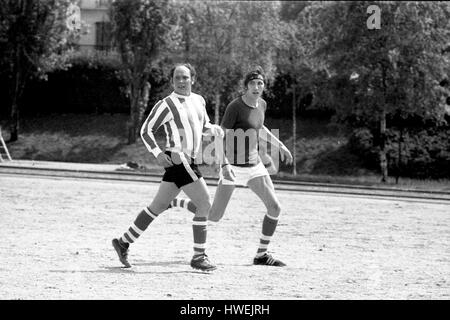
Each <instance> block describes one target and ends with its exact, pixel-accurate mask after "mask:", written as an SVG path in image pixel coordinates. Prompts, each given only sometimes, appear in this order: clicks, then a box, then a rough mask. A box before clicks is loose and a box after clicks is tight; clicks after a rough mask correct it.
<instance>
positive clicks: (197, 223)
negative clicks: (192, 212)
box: [192, 217, 208, 258]
mask: <svg viewBox="0 0 450 320" xmlns="http://www.w3.org/2000/svg"><path fill="white" fill-rule="evenodd" d="M207 224H208V221H207V218H206V217H194V219H192V231H193V232H194V258H195V257H197V256H200V255H202V254H204V253H205V249H206V226H207Z"/></svg>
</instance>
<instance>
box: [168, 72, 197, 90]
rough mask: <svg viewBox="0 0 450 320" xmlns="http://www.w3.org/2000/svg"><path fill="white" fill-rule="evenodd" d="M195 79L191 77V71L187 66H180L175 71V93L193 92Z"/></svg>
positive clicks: (173, 80)
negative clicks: (192, 87)
mask: <svg viewBox="0 0 450 320" xmlns="http://www.w3.org/2000/svg"><path fill="white" fill-rule="evenodd" d="M193 84H194V81H193V80H192V78H191V71H190V70H189V69H188V68H186V67H185V66H179V67H177V68H176V69H175V71H174V72H173V78H172V86H173V89H174V91H175V93H178V94H181V95H184V96H188V95H190V94H191V86H192V85H193Z"/></svg>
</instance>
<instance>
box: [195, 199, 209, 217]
mask: <svg viewBox="0 0 450 320" xmlns="http://www.w3.org/2000/svg"><path fill="white" fill-rule="evenodd" d="M195 205H196V207H197V213H196V214H195V215H196V216H202V217H206V216H207V215H208V213H209V210H210V209H211V200H210V199H209V197H208V198H206V199H204V200H203V201H200V202H199V203H196V204H195Z"/></svg>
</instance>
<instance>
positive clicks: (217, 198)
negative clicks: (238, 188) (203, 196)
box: [208, 181, 235, 222]
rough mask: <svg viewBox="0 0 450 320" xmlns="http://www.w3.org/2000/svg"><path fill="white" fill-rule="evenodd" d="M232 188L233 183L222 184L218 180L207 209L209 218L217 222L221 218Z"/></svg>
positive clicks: (233, 187)
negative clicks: (209, 207) (209, 206)
mask: <svg viewBox="0 0 450 320" xmlns="http://www.w3.org/2000/svg"><path fill="white" fill-rule="evenodd" d="M234 189H235V186H233V185H223V184H222V181H220V182H219V185H218V186H217V189H216V194H215V195H214V201H213V203H212V206H211V209H210V210H209V217H208V219H209V220H211V221H215V222H217V221H219V220H220V219H222V217H223V215H224V213H225V209H226V208H227V206H228V203H229V202H230V199H231V196H232V194H233V191H234Z"/></svg>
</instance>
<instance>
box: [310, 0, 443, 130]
mask: <svg viewBox="0 0 450 320" xmlns="http://www.w3.org/2000/svg"><path fill="white" fill-rule="evenodd" d="M373 4H376V5H378V6H379V7H380V8H381V12H382V15H381V18H382V24H381V29H379V30H369V29H368V28H367V27H366V20H367V18H368V14H367V12H366V9H367V7H368V6H369V5H373ZM309 8H310V7H308V9H309ZM305 11H306V13H305V14H304V15H303V16H304V17H306V14H310V16H309V18H310V19H312V21H314V22H313V23H312V25H314V26H317V27H318V28H317V30H316V31H315V32H310V33H307V34H306V35H304V41H307V40H311V39H313V40H315V50H314V55H315V56H316V58H319V59H321V60H323V61H325V62H326V66H325V67H326V69H327V70H328V72H329V76H330V80H329V81H330V83H331V84H332V85H331V86H329V89H330V90H331V91H332V93H333V95H334V96H335V98H336V99H335V104H336V110H337V113H338V115H339V118H340V119H341V120H343V121H345V120H347V118H348V117H352V116H356V117H357V118H360V119H361V120H362V121H366V122H372V121H371V120H373V119H376V118H374V115H377V114H378V113H379V112H380V111H381V110H384V111H386V112H387V114H388V115H389V114H396V113H399V112H400V113H401V114H403V115H404V116H405V117H406V116H410V115H414V114H417V115H420V116H421V117H423V118H436V119H443V116H444V105H445V99H446V97H447V96H448V95H449V94H450V92H449V91H448V90H447V89H445V88H443V87H441V86H440V85H439V83H440V82H441V81H442V80H443V79H444V78H445V77H446V76H447V74H448V73H449V72H450V69H449V61H448V57H447V56H446V55H444V54H443V53H442V52H443V49H444V48H445V47H446V46H447V45H448V44H447V39H448V37H449V36H450V28H449V21H450V20H449V17H450V8H449V7H448V5H447V4H446V3H442V2H440V3H434V2H364V1H358V2H344V3H338V2H329V3H325V4H323V5H320V6H319V5H318V6H315V7H311V8H310V10H305ZM352 74H354V75H356V74H357V75H358V77H357V78H355V79H353V80H351V79H350V77H351V75H352ZM372 123H373V122H372Z"/></svg>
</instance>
